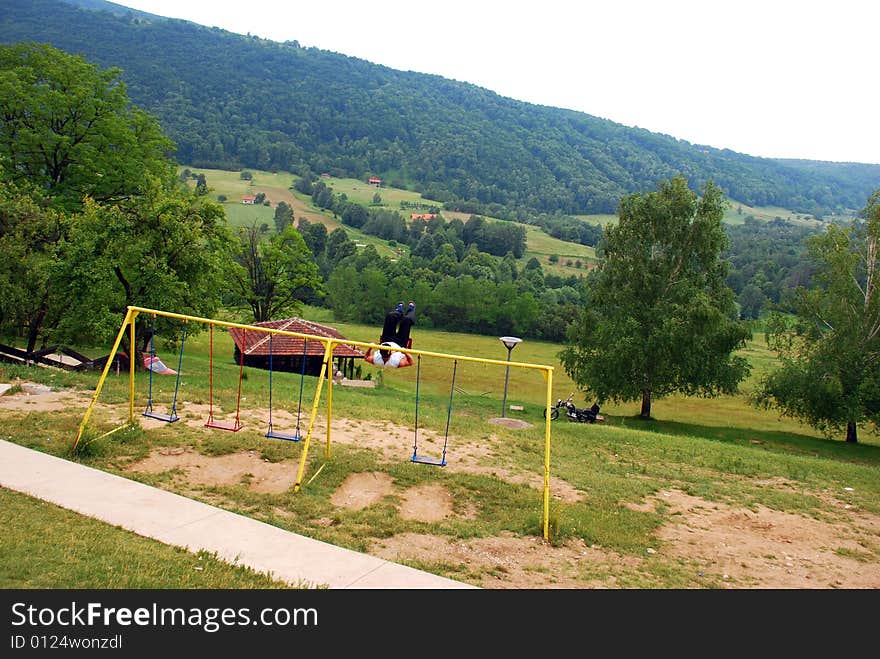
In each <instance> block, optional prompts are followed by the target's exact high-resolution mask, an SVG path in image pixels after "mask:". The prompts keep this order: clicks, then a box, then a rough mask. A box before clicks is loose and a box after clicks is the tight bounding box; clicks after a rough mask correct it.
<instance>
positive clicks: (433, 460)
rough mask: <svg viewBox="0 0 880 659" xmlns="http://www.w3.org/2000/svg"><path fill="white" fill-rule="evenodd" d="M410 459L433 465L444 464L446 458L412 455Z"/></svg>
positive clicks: (441, 465) (442, 465)
mask: <svg viewBox="0 0 880 659" xmlns="http://www.w3.org/2000/svg"><path fill="white" fill-rule="evenodd" d="M411 461H412V462H417V463H419V464H423V465H434V466H435V467H445V466H446V458H428V457H425V456H422V455H414V456H412V458H411Z"/></svg>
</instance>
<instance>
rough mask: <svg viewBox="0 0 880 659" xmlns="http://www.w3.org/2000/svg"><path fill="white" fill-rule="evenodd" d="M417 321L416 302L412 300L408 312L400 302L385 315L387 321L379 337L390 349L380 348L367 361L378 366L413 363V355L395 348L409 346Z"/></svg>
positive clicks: (397, 365)
mask: <svg viewBox="0 0 880 659" xmlns="http://www.w3.org/2000/svg"><path fill="white" fill-rule="evenodd" d="M415 322H416V303H415V302H412V301H410V303H409V306H408V307H407V309H406V312H404V306H403V302H398V303H397V306H396V307H395V308H394V309H392V310H391V311H389V312H388V314H387V315H386V316H385V321H384V323H383V324H382V334H381V336H380V337H379V343H380V344H382V345H387V346H388V347H389V350H379V351H378V352H376V353H373V354H371V355H369V359H368V360H367V361H370V362H371V363H372V364H374V365H376V366H390V367H391V368H399V367H401V366H410V365H412V363H413V361H412V356H411V355H408V354H406V353H404V352H401V351H399V350H394V348H402V347H403V348H405V347H406V346H407V344H408V343H409V335H410V331H411V329H412V326H413V325H414V324H415Z"/></svg>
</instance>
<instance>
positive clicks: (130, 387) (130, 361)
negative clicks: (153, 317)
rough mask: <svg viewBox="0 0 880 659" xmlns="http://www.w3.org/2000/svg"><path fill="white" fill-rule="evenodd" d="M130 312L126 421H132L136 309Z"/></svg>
mask: <svg viewBox="0 0 880 659" xmlns="http://www.w3.org/2000/svg"><path fill="white" fill-rule="evenodd" d="M129 313H131V327H130V330H131V331H130V332H129V335H130V345H129V346H128V422H129V423H134V355H135V353H136V352H137V348H136V344H135V341H136V340H137V336H136V332H135V322H134V321H135V319H136V318H137V315H138V312H137V311H133V312H132V311H129Z"/></svg>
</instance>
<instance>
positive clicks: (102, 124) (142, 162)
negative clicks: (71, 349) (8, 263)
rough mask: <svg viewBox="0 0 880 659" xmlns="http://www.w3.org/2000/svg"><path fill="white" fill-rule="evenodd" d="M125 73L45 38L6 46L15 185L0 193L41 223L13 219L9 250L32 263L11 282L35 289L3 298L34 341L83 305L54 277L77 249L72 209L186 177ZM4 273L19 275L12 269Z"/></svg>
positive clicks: (1, 80)
mask: <svg viewBox="0 0 880 659" xmlns="http://www.w3.org/2000/svg"><path fill="white" fill-rule="evenodd" d="M120 74H121V72H120V71H119V70H118V69H108V70H104V71H101V70H99V69H97V68H96V67H94V66H93V65H91V64H89V63H88V62H86V61H85V60H84V59H82V58H81V57H76V56H73V55H69V54H67V53H65V52H63V51H61V50H57V49H55V48H52V47H51V46H48V45H45V44H42V45H38V44H29V43H23V44H17V45H14V46H0V116H2V117H3V121H2V122H0V180H2V181H7V182H8V183H10V185H11V187H6V188H4V189H3V190H2V191H0V197H2V198H3V199H4V200H5V201H9V200H11V199H16V198H17V199H18V200H19V202H20V203H21V205H22V206H21V210H22V212H13V213H11V214H10V215H8V216H7V219H8V220H10V221H12V222H13V225H14V224H15V222H16V221H18V220H21V219H23V218H25V216H26V215H27V214H28V213H30V214H31V219H30V220H28V222H32V223H33V226H31V227H30V228H25V229H24V230H22V227H21V226H18V227H17V228H16V227H15V226H13V225H10V229H11V230H10V231H8V232H5V233H4V236H3V238H4V240H5V241H6V247H7V249H9V250H11V251H10V252H6V251H5V250H4V253H5V254H6V253H16V254H18V255H20V257H21V258H22V259H23V261H22V264H24V263H27V264H28V265H27V268H28V271H27V273H26V274H25V276H23V277H20V278H18V279H17V280H16V281H11V280H8V281H9V282H10V283H11V284H12V286H13V288H16V287H17V288H21V287H22V286H27V287H28V289H29V294H30V298H29V299H28V300H27V301H25V303H24V304H17V303H16V304H17V306H15V307H13V306H8V307H7V305H6V304H4V310H3V317H2V318H0V322H2V323H3V324H5V325H7V326H12V327H14V326H15V324H18V326H19V327H21V326H26V327H27V331H28V337H27V344H28V349H29V350H32V349H33V348H34V347H35V345H36V344H37V342H38V341H39V340H40V339H41V338H42V340H43V341H45V340H46V339H47V335H48V333H49V332H50V331H51V330H52V329H53V328H54V327H55V326H56V325H58V324H59V323H61V322H62V321H63V320H65V319H66V320H67V321H74V320H82V319H75V318H70V316H71V315H73V314H77V313H83V310H82V309H78V308H77V304H76V302H77V301H76V300H71V299H70V298H69V297H68V296H67V295H65V294H63V293H62V291H63V287H62V286H60V285H59V283H58V282H56V281H55V280H54V279H55V277H56V275H58V273H62V272H65V271H66V268H64V267H62V266H63V265H65V264H63V263H61V261H60V259H61V258H62V257H61V256H60V255H59V254H60V250H61V249H62V247H64V248H65V249H68V248H69V244H70V242H71V238H70V234H69V231H71V230H72V227H74V225H75V222H74V219H73V217H72V216H73V214H76V213H79V212H82V211H83V208H84V207H85V206H88V207H89V208H90V212H91V213H92V214H100V211H99V210H98V208H99V207H102V206H110V205H129V204H131V203H132V202H134V201H135V200H136V199H138V197H139V196H141V195H146V194H150V193H151V191H153V190H155V189H157V188H158V187H159V186H160V185H166V186H172V185H178V184H179V179H178V178H177V175H176V172H175V167H174V163H173V162H172V161H171V160H169V159H168V158H167V154H168V153H170V152H171V150H172V148H173V145H172V143H171V141H170V140H169V139H168V138H167V137H165V136H164V135H163V133H162V130H161V127H160V126H159V124H158V123H157V122H156V120H155V119H154V118H153V117H151V116H150V115H148V114H147V113H145V112H143V111H141V110H139V109H137V108H136V107H133V106H132V105H131V103H130V101H129V99H128V97H127V95H126V90H125V85H124V84H123V83H122V82H121V81H120V80H119V78H120ZM159 181H161V182H162V183H161V184H160V183H157V182H159ZM28 199H30V200H31V202H32V203H31V202H29V201H28ZM34 204H36V206H34ZM49 208H51V209H54V210H56V211H57V212H58V215H52V214H50V213H48V210H47V209H49ZM41 209H42V210H41ZM7 210H8V207H7ZM97 230H99V235H101V236H105V235H106V232H105V231H101V230H100V227H98V228H97ZM129 238H131V235H129ZM10 241H12V242H10ZM13 242H14V243H15V244H14V245H13V244H12V243H13ZM89 242H90V244H94V245H95V247H96V248H100V249H105V248H106V243H104V244H102V243H93V241H91V240H90V241H89ZM113 244H116V245H118V244H119V243H117V242H113ZM80 257H81V258H84V259H88V258H89V255H88V254H84V255H83V254H81V255H80ZM67 265H68V266H70V267H81V268H85V267H87V266H88V264H87V263H79V264H77V263H74V264H67ZM19 274H22V273H19ZM104 274H105V275H106V274H107V273H106V272H105V273H104ZM0 276H3V275H0ZM6 276H14V275H13V273H12V271H11V270H8V269H7V271H6ZM86 295H87V296H88V295H89V293H86ZM8 299H9V300H10V301H12V298H8ZM13 311H14V313H10V312H13ZM124 312H125V309H124V307H123V309H122V313H124ZM115 324H116V325H117V327H118V324H119V320H118V319H117V320H115ZM78 338H79V339H82V338H84V337H78ZM90 338H93V337H90Z"/></svg>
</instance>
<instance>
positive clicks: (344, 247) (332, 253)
mask: <svg viewBox="0 0 880 659" xmlns="http://www.w3.org/2000/svg"><path fill="white" fill-rule="evenodd" d="M325 251H326V253H327V266H328V267H330V268H333V267H335V266H336V265H338V264H339V263H340V262H341V261H343V260H344V259H346V258H348V257H349V256H354V255H355V254H356V253H357V247H355V245H354V243H353V242H352V241H351V240H349V239H348V234H347V233H346V232H345V229H343V228H342V227H338V228H336V229H333V231H331V232H330V235H329V236H327V246H326V248H325Z"/></svg>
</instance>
